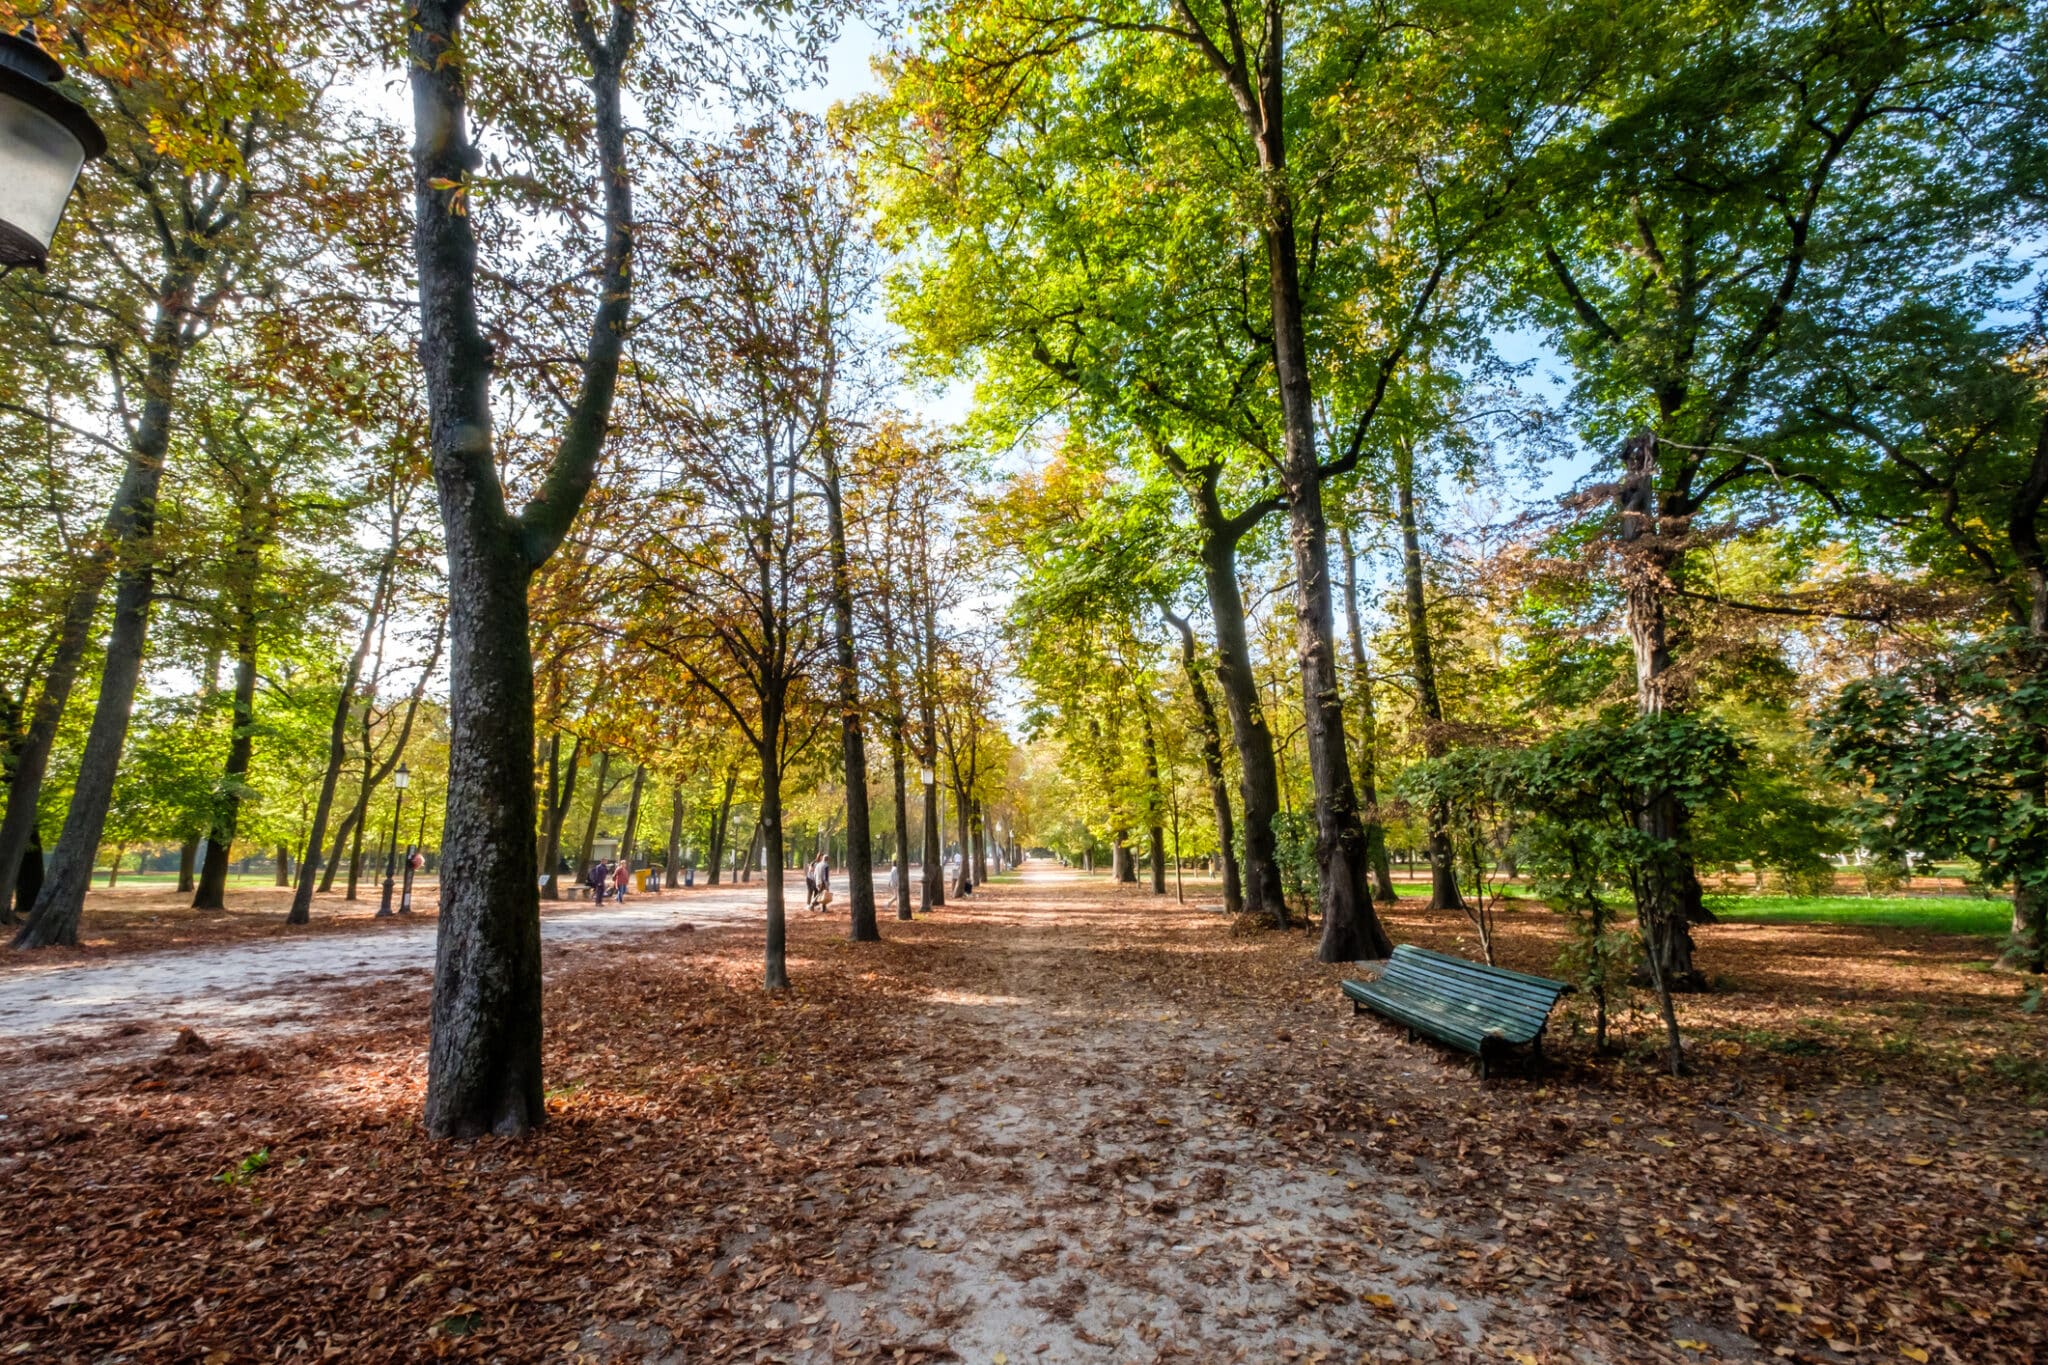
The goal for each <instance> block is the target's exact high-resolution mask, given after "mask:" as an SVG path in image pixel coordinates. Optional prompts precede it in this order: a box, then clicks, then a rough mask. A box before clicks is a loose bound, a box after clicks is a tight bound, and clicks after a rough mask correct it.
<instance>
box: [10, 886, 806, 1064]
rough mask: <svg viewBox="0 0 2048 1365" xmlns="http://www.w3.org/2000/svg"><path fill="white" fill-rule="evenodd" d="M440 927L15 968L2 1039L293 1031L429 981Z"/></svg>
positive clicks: (689, 906) (741, 917)
mask: <svg viewBox="0 0 2048 1365" xmlns="http://www.w3.org/2000/svg"><path fill="white" fill-rule="evenodd" d="M764 893H765V888H764V887H762V885H761V884H760V883H758V882H757V883H755V884H753V885H751V886H738V887H733V888H730V889H728V888H725V887H717V888H712V887H700V888H697V889H694V890H691V891H685V892H671V893H669V894H667V895H665V896H663V897H660V898H656V899H649V898H645V897H641V898H637V899H634V900H629V901H628V902H627V903H626V904H625V905H623V906H612V907H605V908H602V909H600V908H596V907H588V908H583V909H576V908H573V907H567V906H565V907H561V908H555V907H553V906H550V907H548V908H547V910H546V911H545V912H544V913H543V914H542V915H541V920H540V932H541V941H542V942H543V943H545V944H564V943H597V942H611V941H617V940H629V939H636V938H644V937H646V936H648V935H650V934H655V933H659V932H662V931H664V930H668V929H673V928H675V927H677V926H678V925H683V924H691V925H695V926H697V927H698V928H702V929H713V928H723V927H726V926H746V925H754V924H759V923H760V922H761V919H762V916H763V914H764V913H765V911H764V908H763V899H764ZM797 894H798V895H799V897H800V896H801V892H800V891H798V893H797ZM435 924H436V921H435V920H433V919H431V918H426V919H418V920H408V921H404V922H401V923H398V924H389V923H384V924H377V925H376V926H375V927H374V929H370V928H367V927H366V929H365V930H364V931H356V932H351V931H336V932H329V933H319V934H304V935H289V936H280V937H278V938H276V939H271V940H259V941H255V942H250V941H247V940H243V941H240V942H235V943H226V944H221V945H220V946H218V947H193V948H165V949H159V950H155V951H150V952H143V953H135V954H132V955H124V956H119V957H113V958H109V959H107V960H105V961H101V962H65V963H61V964H57V965H53V966H50V967H47V968H35V967H31V968H27V969H22V970H16V971H12V972H9V973H7V974H5V975H0V1035H5V1036H8V1037H15V1038H23V1037H32V1038H36V1039H37V1040H39V1041H42V1042H53V1041H65V1040H76V1039H79V1038H84V1037H92V1036H102V1035H106V1034H108V1033H110V1032H112V1031H114V1030H117V1029H120V1028H121V1027H122V1026H123V1025H130V1024H147V1025H150V1026H151V1027H152V1029H153V1030H154V1031H160V1029H161V1026H162V1025H163V1024H165V1023H171V1024H176V1025H180V1026H183V1027H189V1028H193V1029H196V1030H198V1031H199V1033H201V1034H202V1035H204V1036H206V1037H208V1038H212V1037H214V1036H215V1035H225V1036H229V1037H248V1036H252V1035H255V1034H259V1033H268V1032H276V1031H286V1032H289V1031H291V1030H293V1029H296V1028H302V1027H308V1026H310V1025H311V1024H312V1022H313V1021H314V1020H316V1019H317V1018H318V1017H319V1014H320V1011H321V1009H322V1007H323V1004H324V1002H323V1001H322V1000H321V999H320V992H321V991H322V990H323V989H333V988H340V987H354V986H362V985H366V984H369V983H371V982H375V981H380V980H390V979H394V978H402V977H405V976H407V975H409V974H419V975H420V977H421V979H423V980H424V979H426V977H427V976H428V974H430V973H431V972H432V971H433V966H434V927H435Z"/></svg>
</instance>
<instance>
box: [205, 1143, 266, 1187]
mask: <svg viewBox="0 0 2048 1365" xmlns="http://www.w3.org/2000/svg"><path fill="white" fill-rule="evenodd" d="M269 1164H270V1149H269V1148H268V1147H258V1148H257V1149H256V1150H255V1151H253V1152H251V1153H249V1155H247V1156H245V1157H243V1158H242V1159H241V1160H240V1161H237V1162H236V1163H235V1164H234V1165H232V1166H230V1167H228V1168H227V1169H226V1170H224V1171H222V1172H221V1173H220V1174H219V1175H216V1176H215V1177H214V1178H213V1183H214V1184H216V1185H225V1186H227V1187H228V1188H229V1189H234V1188H235V1187H236V1186H238V1185H246V1184H248V1183H249V1182H250V1181H251V1180H254V1179H255V1178H256V1177H257V1175H258V1174H260V1173H261V1172H262V1170H263V1168H264V1167H265V1166H268V1165H269Z"/></svg>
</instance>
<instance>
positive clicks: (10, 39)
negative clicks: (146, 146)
mask: <svg viewBox="0 0 2048 1365" xmlns="http://www.w3.org/2000/svg"><path fill="white" fill-rule="evenodd" d="M63 79H64V68H63V67H61V66H59V65H58V64H57V60H56V58H54V57H52V56H51V55H50V54H49V53H47V52H45V51H43V49H42V48H41V47H40V46H38V45H37V43H36V37H35V30H34V29H33V28H25V29H23V30H22V31H21V32H20V34H18V35H16V34H7V33H0V269H4V270H11V269H13V268H14V267H15V266H18V265H27V266H34V267H35V268H36V269H38V270H40V269H42V268H43V266H44V264H45V263H47V262H48V261H49V259H50V239H51V238H52V237H54V236H56V235H57V224H58V223H59V222H60V221H61V220H62V219H63V217H64V205H65V204H66V203H68V202H69V201H70V199H71V190H72V187H73V186H75V185H76V184H77V183H78V172H79V171H80V170H81V169H83V168H84V166H85V163H86V162H88V161H90V160H92V159H93V158H94V157H96V156H98V155H100V154H101V153H102V152H104V151H106V150H107V138H106V134H104V133H102V132H101V131H100V128H99V125H98V124H97V123H94V122H93V121H92V115H90V114H88V113H86V112H85V109H84V107H83V106H81V105H80V104H79V103H78V102H77V101H75V100H73V99H71V98H69V97H68V96H66V95H63V94H61V93H59V92H58V90H57V88H56V82H58V81H61V80H63Z"/></svg>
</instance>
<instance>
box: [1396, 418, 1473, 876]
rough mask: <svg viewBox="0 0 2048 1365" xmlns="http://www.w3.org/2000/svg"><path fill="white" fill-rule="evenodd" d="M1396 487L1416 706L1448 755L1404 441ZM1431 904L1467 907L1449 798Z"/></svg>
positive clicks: (1432, 816)
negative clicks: (1460, 885)
mask: <svg viewBox="0 0 2048 1365" xmlns="http://www.w3.org/2000/svg"><path fill="white" fill-rule="evenodd" d="M1394 488H1395V498H1396V499H1397V513H1398V516H1399V518H1400V522H1401V584H1402V588H1403V590H1404V598H1405V601H1406V603H1407V608H1408V642H1409V651H1410V653H1412V654H1413V655H1414V663H1415V706H1416V709H1417V710H1418V711H1420V712H1421V713H1422V751H1423V752H1424V753H1425V754H1427V755H1428V756H1429V757H1431V758H1442V757H1443V756H1444V750H1445V747H1446V745H1445V742H1444V704H1443V696H1442V694H1441V693H1440V692H1439V691H1438V690H1437V685H1436V651H1435V647H1434V645H1433V644H1432V642H1431V640H1430V634H1429V608H1428V604H1427V601H1426V600H1425V598H1424V594H1423V587H1424V585H1423V580H1422V537H1421V532H1420V531H1419V530H1418V529H1417V524H1416V517H1415V459H1414V455H1413V453H1412V451H1411V449H1410V448H1409V447H1408V446H1407V445H1406V444H1405V443H1404V444H1403V445H1402V446H1401V447H1400V448H1399V450H1397V451H1396V453H1395V456H1394ZM1429 908H1430V909H1432V910H1463V909H1464V908H1465V896H1464V893H1463V892H1462V891H1461V890H1459V888H1458V864H1457V853H1456V849H1455V848H1454V847H1453V845H1452V842H1451V808H1450V805H1449V803H1447V802H1444V801H1433V802H1431V803H1430V807H1429Z"/></svg>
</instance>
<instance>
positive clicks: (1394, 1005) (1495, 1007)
mask: <svg viewBox="0 0 2048 1365" xmlns="http://www.w3.org/2000/svg"><path fill="white" fill-rule="evenodd" d="M1571 989H1572V988H1571V986H1570V985H1568V984H1566V983H1565V982H1563V981H1552V980H1551V979H1550V978H1549V977H1547V976H1530V975H1528V974H1527V973H1526V972H1511V971H1508V970H1507V969H1506V968H1503V967H1488V966H1486V965H1485V964H1484V963H1479V962H1468V961H1466V960H1465V959H1464V958H1462V957H1452V956H1451V955H1450V954H1448V953H1435V952H1431V951H1430V950H1429V949H1427V948H1417V947H1414V946H1412V945H1410V944H1406V943H1404V944H1402V945H1401V946H1400V947H1398V948H1396V949H1394V955H1393V956H1392V957H1390V958H1388V959H1387V965H1386V968H1385V969H1384V970H1383V971H1381V972H1380V974H1379V977H1378V978H1377V979H1376V980H1372V981H1346V982H1345V983H1344V994H1345V995H1347V996H1349V997H1350V998H1351V1008H1352V1012H1353V1013H1356V1014H1363V1013H1364V1012H1365V1011H1366V1010H1371V1011H1373V1012H1374V1013H1375V1014H1382V1015H1385V1016H1386V1017H1387V1018H1389V1019H1391V1020H1393V1021H1394V1022H1395V1023H1397V1024H1401V1025H1403V1026H1405V1027H1406V1028H1407V1030H1408V1036H1409V1037H1410V1038H1411V1039H1412V1038H1413V1037H1414V1036H1415V1035H1416V1034H1418V1033H1420V1034H1424V1035H1426V1036H1428V1037H1431V1038H1434V1039H1436V1040H1437V1041H1438V1042H1440V1043H1448V1044H1450V1045H1451V1046H1452V1047H1455V1048H1462V1049H1463V1050H1464V1051H1466V1052H1469V1053H1471V1054H1472V1055H1473V1056H1475V1057H1477V1058H1478V1059H1479V1079H1481V1080H1485V1079H1486V1071H1487V1066H1488V1063H1490V1062H1493V1061H1496V1060H1498V1059H1499V1058H1500V1057H1501V1056H1503V1055H1504V1054H1505V1053H1506V1052H1507V1051H1508V1050H1509V1049H1510V1048H1517V1047H1528V1046H1532V1045H1533V1050H1534V1053H1535V1054H1536V1055H1541V1053H1542V1051H1543V1027H1544V1025H1545V1024H1546V1023H1548V1022H1549V1020H1550V1011H1551V1010H1552V1009H1553V1008H1554V1007H1555V1006H1556V1004H1557V1000H1558V997H1559V996H1561V995H1563V994H1564V993H1565V992H1567V991H1569V990H1571Z"/></svg>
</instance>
